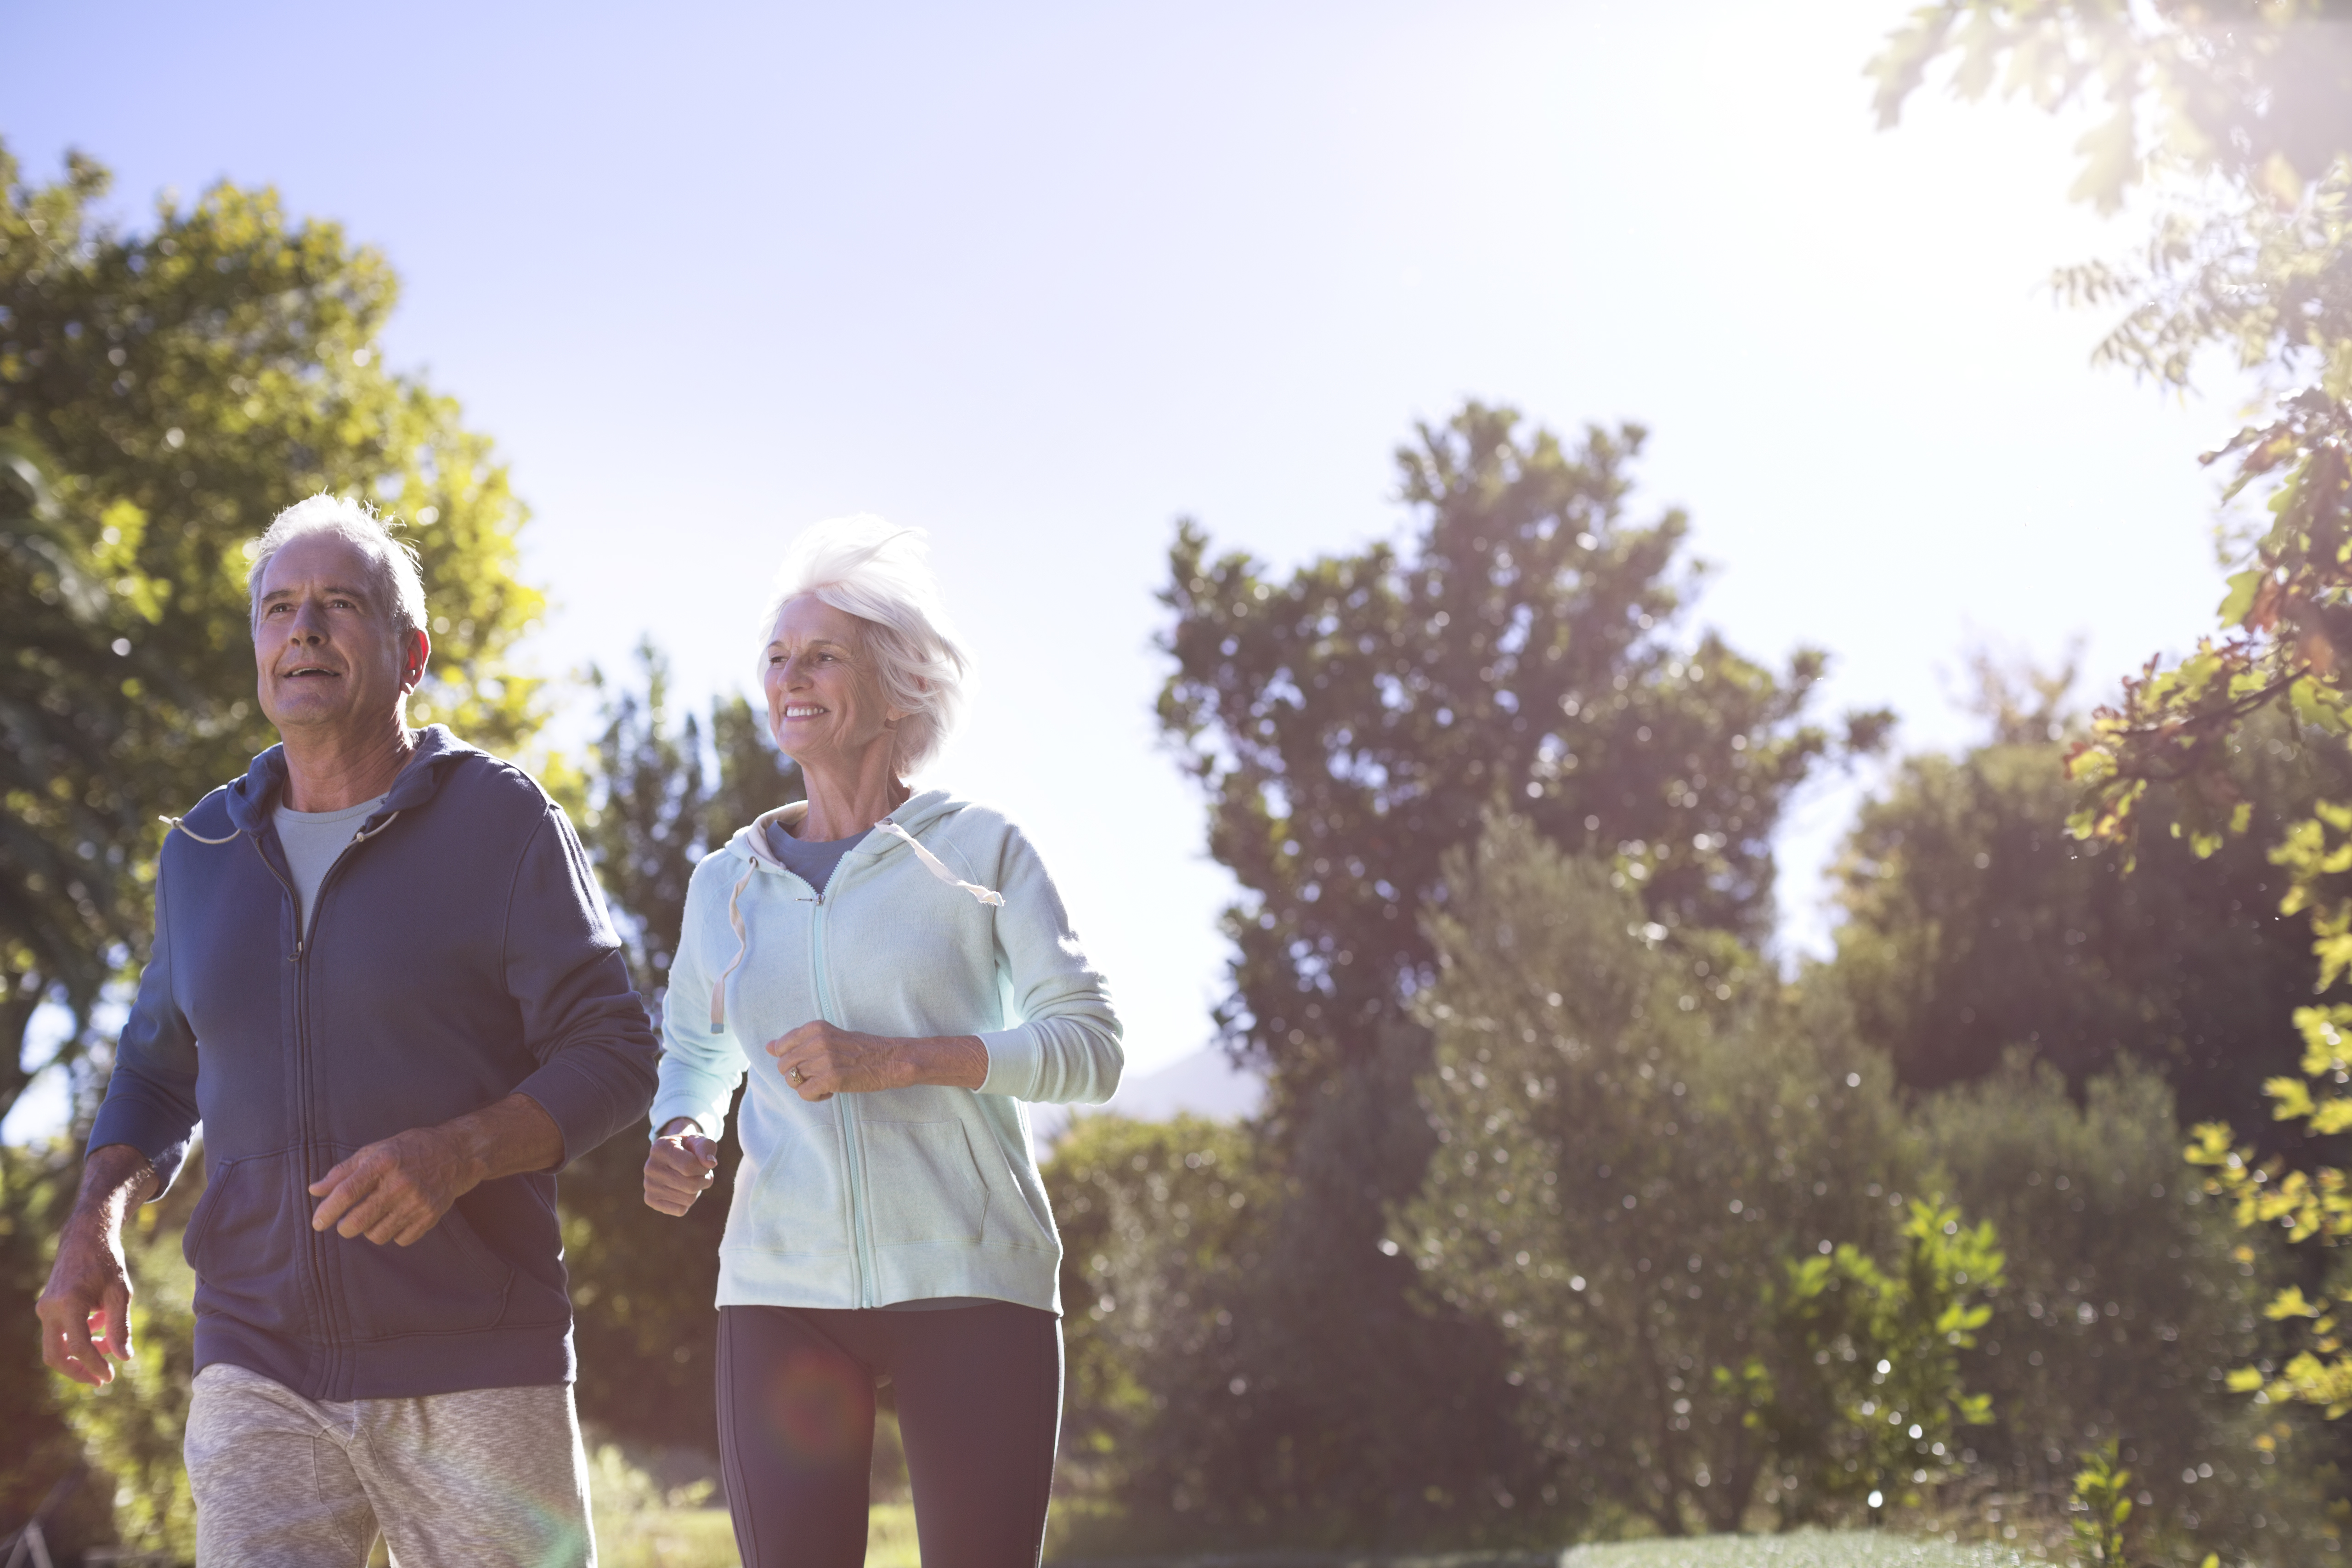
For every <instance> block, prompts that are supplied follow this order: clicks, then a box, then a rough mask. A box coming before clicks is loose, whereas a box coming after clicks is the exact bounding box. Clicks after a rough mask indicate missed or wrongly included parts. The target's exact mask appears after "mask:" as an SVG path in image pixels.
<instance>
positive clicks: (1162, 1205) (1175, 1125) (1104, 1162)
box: [1045, 1114, 1276, 1547]
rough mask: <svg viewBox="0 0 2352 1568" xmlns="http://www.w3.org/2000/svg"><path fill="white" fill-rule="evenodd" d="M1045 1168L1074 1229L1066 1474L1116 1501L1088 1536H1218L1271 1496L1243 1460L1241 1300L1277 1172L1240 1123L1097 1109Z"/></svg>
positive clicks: (1121, 1541)
mask: <svg viewBox="0 0 2352 1568" xmlns="http://www.w3.org/2000/svg"><path fill="white" fill-rule="evenodd" d="M1045 1184H1046V1190H1047V1192H1048V1193H1049V1194H1050V1195H1051V1196H1052V1199H1053V1204H1054V1220H1055V1225H1056V1226H1058V1227H1059V1228H1060V1230H1061V1233H1062V1281H1061V1283H1062V1310H1063V1314H1064V1315H1063V1335H1064V1340H1065V1345H1066V1349H1065V1352H1064V1353H1065V1356H1066V1363H1067V1366H1068V1373H1067V1378H1066V1385H1067V1386H1066V1394H1065V1397H1064V1400H1063V1406H1064V1412H1065V1413H1064V1416H1063V1427H1062V1452H1063V1455H1064V1465H1065V1469H1064V1472H1063V1474H1064V1476H1065V1477H1066V1480H1067V1482H1068V1484H1069V1485H1070V1487H1071V1488H1072V1489H1073V1490H1075V1491H1076V1492H1077V1493H1078V1494H1079V1495H1081V1496H1084V1497H1087V1498H1089V1499H1098V1500H1103V1501H1105V1502H1108V1503H1109V1504H1112V1505H1114V1507H1113V1509H1112V1510H1110V1511H1109V1512H1108V1514H1103V1513H1096V1514H1091V1515H1085V1516H1082V1518H1084V1519H1085V1520H1086V1521H1087V1522H1084V1523H1082V1524H1081V1525H1080V1527H1079V1528H1080V1530H1081V1532H1082V1534H1083V1536H1084V1538H1085V1541H1086V1544H1087V1545H1088V1546H1090V1547H1097V1546H1102V1547H1118V1546H1130V1547H1131V1546H1137V1545H1142V1544H1147V1543H1156V1544H1159V1545H1162V1546H1164V1545H1166V1544H1167V1543H1169V1542H1182V1541H1189V1540H1193V1539H1204V1540H1213V1539H1215V1538H1216V1532H1217V1531H1221V1530H1230V1529H1231V1528H1232V1527H1233V1525H1234V1522H1235V1519H1234V1514H1235V1513H1237V1512H1238V1513H1241V1514H1243V1515H1244V1516H1246V1514H1247V1513H1248V1512H1249V1510H1250V1508H1251V1506H1252V1505H1253V1504H1255V1503H1257V1502H1259V1501H1260V1500H1262V1498H1263V1494H1264V1489H1263V1488H1262V1487H1260V1486H1256V1485H1253V1484H1250V1483H1249V1481H1248V1479H1247V1478H1246V1476H1245V1475H1244V1474H1241V1473H1239V1472H1244V1471H1245V1470H1246V1469H1247V1468H1248V1466H1249V1465H1250V1463H1251V1460H1252V1455H1251V1454H1250V1452H1249V1444H1248V1442H1247V1428H1248V1426H1250V1420H1249V1415H1250V1406H1249V1405H1248V1404H1247V1402H1246V1395H1247V1394H1248V1392H1249V1388H1248V1383H1247V1374H1246V1373H1244V1372H1243V1371H1242V1370H1241V1363H1240V1359H1239V1356H1238V1354H1237V1348H1238V1345H1239V1342H1240V1339H1241V1336H1242V1335H1243V1334H1244V1331H1245V1329H1246V1325H1245V1324H1244V1322H1243V1321H1242V1320H1241V1319H1240V1318H1238V1317H1237V1316H1236V1314H1235V1311H1234V1309H1235V1308H1236V1307H1237V1306H1240V1307H1244V1309H1245V1308H1246V1303H1247V1298H1248V1294H1249V1289H1250V1281H1251V1279H1253V1277H1255V1275H1257V1273H1258V1272H1259V1270H1261V1269H1262V1268H1264V1267H1265V1264H1266V1262H1267V1247H1268V1241H1269V1237H1268V1235H1267V1222H1268V1220H1269V1218H1270V1217H1271V1215H1272V1214H1273V1204H1274V1196H1275V1191H1274V1189H1275V1186H1276V1180H1275V1178H1274V1173H1273V1172H1272V1170H1271V1168H1270V1167H1269V1166H1268V1165H1267V1163H1265V1161H1264V1160H1263V1159H1262V1158H1261V1157H1260V1154H1259V1151H1258V1149H1257V1147H1256V1145H1255V1141H1254V1140H1253V1139H1252V1137H1251V1136H1250V1134H1249V1133H1248V1132H1247V1131H1244V1129H1242V1128H1239V1127H1236V1126H1233V1125H1230V1124H1225V1123H1220V1122H1214V1121H1204V1120H1202V1119H1201V1118H1198V1117H1192V1116H1180V1117H1177V1118H1175V1119H1173V1120H1171V1121H1130V1120H1129V1119H1128V1118H1125V1117H1121V1116H1114V1115H1107V1114H1089V1115H1081V1116H1079V1117H1078V1118H1077V1119H1076V1121H1074V1122H1073V1123H1072V1124H1071V1127H1070V1130H1069V1131H1067V1132H1066V1134H1065V1135H1064V1136H1063V1138H1062V1140H1061V1142H1059V1143H1057V1144H1056V1145H1055V1150H1054V1153H1053V1157H1052V1158H1051V1159H1050V1160H1048V1161H1047V1162H1046V1163H1045ZM1236 1377H1240V1378H1242V1379H1243V1386H1242V1388H1241V1389H1240V1390H1239V1391H1236V1390H1234V1387H1233V1381H1234V1378H1236ZM1236 1483H1239V1484H1238V1485H1237V1484H1236ZM1236 1504H1239V1507H1238V1508H1236V1507H1235V1505H1236Z"/></svg>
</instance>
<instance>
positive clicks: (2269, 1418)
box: [1919, 1059, 2334, 1561]
mask: <svg viewBox="0 0 2352 1568" xmlns="http://www.w3.org/2000/svg"><path fill="white" fill-rule="evenodd" d="M1919 1123H1920V1127H1921V1131H1922V1135H1923V1137H1924V1138H1925V1140H1926V1143H1927V1153H1928V1155H1929V1157H1930V1158H1931V1159H1932V1160H1933V1162H1934V1163H1935V1164H1936V1165H1937V1167H1938V1169H1939V1170H1940V1172H1941V1173H1942V1175H1941V1179H1942V1180H1943V1181H1944V1182H1945V1183H1947V1184H1948V1187H1949V1190H1950V1191H1951V1192H1952V1193H1954V1194H1956V1195H1957V1196H1958V1199H1959V1201H1960V1202H1961V1203H1962V1204H1963V1205H1965V1206H1966V1207H1967V1208H1968V1210H1969V1213H1970V1214H1972V1215H1982V1216H1983V1217H1984V1218H1986V1219H1988V1220H1990V1221H1991V1222H1992V1223H1993V1224H1994V1225H1995V1226H1998V1227H1999V1229H2000V1235H2001V1238H2002V1241H2003V1243H2004V1244H2005V1246H2006V1247H2007V1250H2008V1255H2009V1268H2008V1283H2007V1285H2006V1287H2005V1288H2004V1289H2002V1290H2001V1291H2000V1292H1999V1293H1998V1294H1997V1295H1996V1296H1995V1297H1994V1298H1993V1300H1992V1308H1993V1313H1992V1318H1991V1321H1990V1322H1988V1323H1987V1324H1986V1326H1985V1328H1984V1330H1983V1332H1982V1334H1981V1336H1980V1338H1981V1342H1980V1343H1979V1346H1978V1347H1977V1348H1976V1349H1975V1350H1973V1351H1971V1352H1969V1353H1968V1355H1967V1357H1966V1363H1967V1376H1968V1378H1969V1383H1970V1384H1971V1385H1972V1386H1974V1387H1978V1388H1981V1389H1983V1390H1985V1391H1986V1392H1987V1393H1989V1394H1990V1395H1991V1398H1992V1409H1993V1415H1994V1422H1993V1425H1992V1426H1989V1427H1987V1428H1985V1429H1983V1430H1982V1431H1981V1432H1979V1433H1977V1434H1975V1435H1974V1436H1972V1437H1971V1438H1970V1439H1969V1441H1970V1442H1971V1443H1972V1445H1973V1447H1974V1449H1975V1457H1976V1458H1977V1460H1978V1462H1979V1464H1980V1465H1981V1466H1982V1467H1983V1468H1984V1470H1985V1471H1986V1473H1987V1475H1988V1476H1989V1478H1990V1479H1991V1480H1992V1481H1993V1483H1994V1484H1995V1485H1997V1486H1998V1487H1999V1488H2000V1489H2001V1492H2002V1494H2003V1495H2004V1496H2005V1497H2007V1498H2008V1499H2010V1500H2011V1501H2010V1502H2009V1504H2008V1506H2010V1507H2012V1508H2013V1507H2015V1506H2017V1505H2018V1503H2019V1502H2020V1501H2021V1500H2036V1501H2037V1502H2038V1506H2041V1507H2043V1508H2046V1509H2055V1508H2058V1507H2060V1506H2063V1500H2064V1499H2065V1498H2066V1497H2067V1496H2068V1494H2069V1490H2070V1487H2071V1484H2072V1480H2073V1478H2074V1474H2075V1472H2076V1470H2077V1469H2078V1468H2080V1466H2079V1463H2078V1459H2077V1456H2078V1453H2079V1452H2080V1451H2081V1450H2082V1449H2084V1448H2085V1447H2095V1446H2096V1445H2098V1444H2100V1443H2103V1442H2105V1440H2106V1439H2108V1438H2111V1437H2113V1438H2119V1439H2120V1441H2121V1448H2120V1450H2119V1461H2118V1462H2120V1463H2123V1464H2126V1465H2128V1466H2129V1467H2130V1468H2132V1469H2133V1470H2134V1471H2135V1472H2136V1473H2137V1476H2138V1478H2139V1486H2138V1488H2137V1489H2136V1490H2135V1492H2134V1497H2135V1499H2136V1500H2137V1507H2138V1511H2137V1517H2136V1519H2135V1521H2134V1530H2135V1531H2137V1532H2139V1533H2141V1534H2143V1535H2146V1536H2148V1537H2151V1538H2157V1539H2163V1540H2172V1539H2175V1538H2178V1541H2179V1543H2180V1544H2181V1545H2182V1546H2183V1548H2184V1549H2185V1548H2187V1547H2189V1546H2190V1545H2194V1546H2195V1547H2196V1549H2197V1550H2196V1552H2195V1553H2192V1554H2191V1560H2192V1561H2193V1560H2194V1556H2195V1555H2197V1554H2201V1552H2203V1551H2206V1550H2213V1549H2219V1550H2221V1551H2222V1552H2223V1553H2224V1554H2225V1556H2228V1555H2237V1554H2241V1553H2242V1554H2245V1555H2248V1556H2252V1557H2254V1558H2256V1559H2258V1560H2259V1559H2264V1558H2267V1559H2271V1560H2278V1561H2295V1560H2298V1559H2300V1558H2307V1557H2308V1556H2310V1555H2312V1554H2315V1553H2316V1552H2320V1551H2323V1550H2327V1549H2329V1548H2330V1547H2331V1546H2332V1543H2333V1541H2334V1536H2333V1534H2332V1533H2331V1532H2332V1531H2333V1529H2334V1527H2333V1526H2332V1525H2331V1524H2330V1523H2329V1522H2328V1521H2326V1518H2325V1517H2324V1514H2323V1510H2322V1503H2323V1500H2324V1494H2325V1489H2324V1488H2323V1487H2322V1486H2321V1484H2320V1482H2321V1480H2322V1479H2324V1472H2321V1471H2319V1469H2318V1466H2317V1461H2316V1458H2315V1454H2314V1453H2313V1450H2315V1449H2317V1448H2320V1447H2323V1445H2324V1438H2323V1436H2322V1435H2321V1434H2319V1433H2317V1432H2316V1431H2315V1430H2314V1427H2315V1421H2314V1419H2313V1417H2312V1416H2311V1415H2308V1414H2306V1413H2303V1412H2297V1411H2293V1410H2290V1409H2288V1408H2286V1407H2283V1406H2278V1405H2270V1406H2263V1407H2257V1406H2253V1405H2248V1404H2247V1403H2246V1402H2245V1401H2244V1400H2243V1399H2242V1397H2241V1396H2238V1395H2233V1394H2231V1393H2229V1392H2228V1390H2227V1389H2226V1387H2225V1386H2224V1380H2225V1378H2226V1375H2227V1373H2228V1371H2229V1369H2231V1368H2232V1367H2235V1366H2237V1365H2239V1364H2241V1363H2244V1362H2246V1361H2248V1360H2251V1359H2253V1358H2256V1357H2258V1356H2260V1355H2261V1354H2262V1353H2263V1332H2262V1324H2261V1321H2260V1315H2259V1314H2260V1308H2261V1303H2262V1301H2263V1298H2264V1296H2265V1294H2266V1292H2267V1279H2268V1277H2269V1275H2270V1273H2271V1271H2272V1270H2273V1268H2275V1267H2276V1257H2275V1249H2268V1250H2264V1249H2263V1248H2264V1247H2266V1246H2267V1244H2266V1243H2265V1240H2264V1238H2263V1237H2261V1236H2260V1235H2258V1234H2257V1235H2255V1236H2252V1237H2243V1238H2242V1237H2240V1235H2239V1234H2238V1233H2237V1232H2236V1231H2235V1229H2234V1228H2233V1226H2231V1218H2230V1215H2229V1214H2228V1213H2227V1211H2226V1210H2225V1208H2224V1206H2223V1205H2221V1204H2217V1203H2214V1202H2212V1201H2211V1200H2210V1199H2209V1198H2208V1197H2207V1196H2206V1195H2205V1194H2204V1193H2203V1192H2202V1191H2201V1189H2200V1184H2199V1182H2198V1180H2197V1178H2196V1175H2195V1173H2193V1172H2192V1171H2191V1170H2190V1169H2189V1167H2187V1166H2186V1165H2185V1164H2184V1163H2182V1160H2181V1143H2182V1137H2181V1133H2180V1131H2179V1126H2178V1123H2177V1122H2176V1121H2174V1113H2173V1100H2172V1094H2171V1091H2170V1090H2169V1089H2168V1088H2167V1087H2166V1085H2165V1084H2164V1082H2163V1081H2162V1080H2161V1079H2158V1077H2157V1076H2156V1075H2155V1074H2154V1073H2153V1072H2150V1071H2147V1070H2145V1069H2141V1068H2134V1067H2132V1066H2130V1065H2129V1064H2126V1066H2125V1067H2124V1068H2122V1069H2121V1070H2119V1071H2118V1072H2117V1073H2116V1074H2115V1075H2113V1076H2111V1077H2104V1078H2095V1079H2092V1080H2091V1081H2090V1083H2089V1084H2088V1086H2087V1088H2086V1091H2085V1093H2084V1099H2083V1101H2082V1103H2081V1104H2079V1105H2078V1104H2076V1103H2075V1101H2074V1100H2072V1099H2071V1098H2070V1097H2069V1096H2068V1094H2067V1092H2066V1088H2065V1085H2064V1082H2063V1080H2062V1079H2060V1078H2059V1077H2058V1075H2057V1074H2056V1073H2055V1072H2054V1071H2053V1070H2051V1069H2049V1068H2036V1067H2032V1066H2029V1065H2028V1064H2026V1063H2025V1062H2024V1061H2023V1060H2021V1059H2013V1060H2012V1061H2011V1063H2010V1064H2009V1066H2008V1068H2006V1070H2004V1071H2003V1072H2002V1073H2000V1074H1999V1075H1997V1076H1996V1077H1994V1078H1991V1079H1987V1080H1984V1081H1983V1082H1981V1083H1978V1084H1975V1085H1971V1086H1969V1087H1967V1088H1961V1089H1948V1090H1946V1091H1944V1092H1943V1093H1941V1094H1939V1095H1937V1096H1935V1097H1933V1098H1931V1099H1929V1100H1927V1101H1926V1102H1925V1104H1924V1105H1923V1106H1922V1108H1921V1114H1920V1118H1919ZM1988 1506H1992V1507H2000V1506H2003V1505H2002V1503H2001V1502H2000V1500H1994V1501H1993V1502H1991V1503H1990V1504H1989V1505H1988Z"/></svg>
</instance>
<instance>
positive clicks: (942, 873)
mask: <svg viewBox="0 0 2352 1568" xmlns="http://www.w3.org/2000/svg"><path fill="white" fill-rule="evenodd" d="M874 826H877V827H878V828H880V829H882V831H884V832H885V833H887V834H889V835H891V836H892V837H897V838H903V839H905V840H906V841H907V847H908V848H909V849H912V850H913V851H914V852H915V858H916V859H918V860H920V861H921V862H922V863H923V867H924V868H925V869H926V870H928V871H929V872H930V874H931V875H932V876H934V877H937V878H938V879H940V881H942V882H945V883H946V884H947V885H948V886H949V887H950V888H961V889H963V890H964V891H965V892H967V893H970V894H971V896H972V897H973V898H975V899H978V900H980V901H981V902H982V903H983V904H987V905H990V906H991V907H992V908H996V909H1002V908H1003V907H1004V895H1003V893H1000V892H997V891H995V890H993V889H989V888H983V887H982V886H980V885H979V884H978V883H976V882H967V881H965V880H964V879H962V878H961V877H959V876H957V875H956V874H955V873H954V872H953V871H950V870H949V869H948V868H947V867H946V866H945V865H943V864H942V863H941V862H940V858H939V857H938V856H936V855H934V854H932V853H931V852H930V851H929V850H928V849H926V848H924V847H922V845H920V844H919V843H918V842H916V839H915V836H914V835H913V834H911V833H909V832H908V831H907V830H906V829H905V828H903V827H901V826H898V824H897V823H895V822H893V821H891V820H890V819H889V818H888V817H887V816H886V817H884V818H883V819H882V820H881V821H879V822H877V823H876V824H875V825H874ZM182 831H185V829H183V830H182ZM759 869H760V862H759V861H758V859H756V858H754V859H753V860H752V862H751V864H750V865H749V866H746V867H745V868H743V874H742V875H741V876H740V877H738V878H736V879H735V888H734V890H733V891H732V892H730V893H729V894H728V895H727V923H728V925H729V926H730V927H732V928H733V930H734V931H735V956H734V957H733V958H730V959H729V960H728V961H727V967H726V968H724V969H722V970H720V971H719V979H718V981H717V982H716V983H715V984H712V986H711V987H710V1032H711V1033H712V1034H714V1035H715V1034H717V1033H719V1031H720V1030H721V1029H723V1028H725V1027H726V1026H727V977H728V976H729V975H730V974H732V973H735V971H736V969H737V967H738V966H740V964H741V963H742V962H743V959H744V956H745V955H746V954H748V953H749V952H751V933H750V932H749V931H745V930H744V929H743V907H742V899H743V889H745V888H746V887H748V886H750V885H751V879H752V878H753V877H754V876H756V875H757V874H758V873H759Z"/></svg>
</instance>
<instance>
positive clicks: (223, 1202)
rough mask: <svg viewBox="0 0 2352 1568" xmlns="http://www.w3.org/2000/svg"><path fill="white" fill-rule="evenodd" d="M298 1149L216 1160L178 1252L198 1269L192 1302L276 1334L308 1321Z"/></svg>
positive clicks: (306, 1213) (305, 1220) (306, 1214)
mask: <svg viewBox="0 0 2352 1568" xmlns="http://www.w3.org/2000/svg"><path fill="white" fill-rule="evenodd" d="M297 1155H298V1151H296V1150H291V1149H281V1150H279V1151H278V1152H277V1153H275V1154H257V1155H254V1156H252V1157H251V1158H249V1159H244V1160H229V1161H225V1162H223V1163H221V1164H219V1165H216V1166H214V1167H213V1168H212V1170H211V1171H210V1172H209V1173H208V1174H207V1177H206V1179H205V1195H204V1196H203V1197H201V1198H199V1199H197V1200H196V1208H195V1212H194V1214H192V1215H189V1216H188V1233H187V1235H186V1236H185V1237H183V1238H182V1240H181V1243H180V1252H181V1255H182V1256H183V1257H184V1258H187V1260H188V1267H189V1268H193V1269H194V1270H195V1271H196V1306H197V1309H198V1310H201V1311H205V1312H217V1313H220V1314H221V1315H223V1316H225V1317H229V1318H234V1319H236V1321H238V1322H241V1323H250V1324H251V1325H252V1326H253V1327H255V1328H257V1329H261V1330H265V1331H269V1332H273V1333H289V1332H296V1331H300V1330H302V1329H303V1328H305V1327H307V1326H308V1324H307V1320H308V1317H309V1314H308V1312H307V1311H306V1310H305V1304H306V1302H307V1300H309V1297H310V1292H309V1291H308V1290H307V1289H305V1288H304V1281H303V1278H302V1258H301V1249H302V1237H303V1233H304V1232H306V1231H308V1230H309V1228H310V1209H309V1207H308V1205H306V1204H304V1203H303V1202H301V1201H300V1200H299V1195H298V1194H297V1192H296V1190H295V1189H296V1187H297V1185H298V1184H299V1175H300V1170H301V1165H300V1162H299V1159H298V1158H297Z"/></svg>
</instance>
